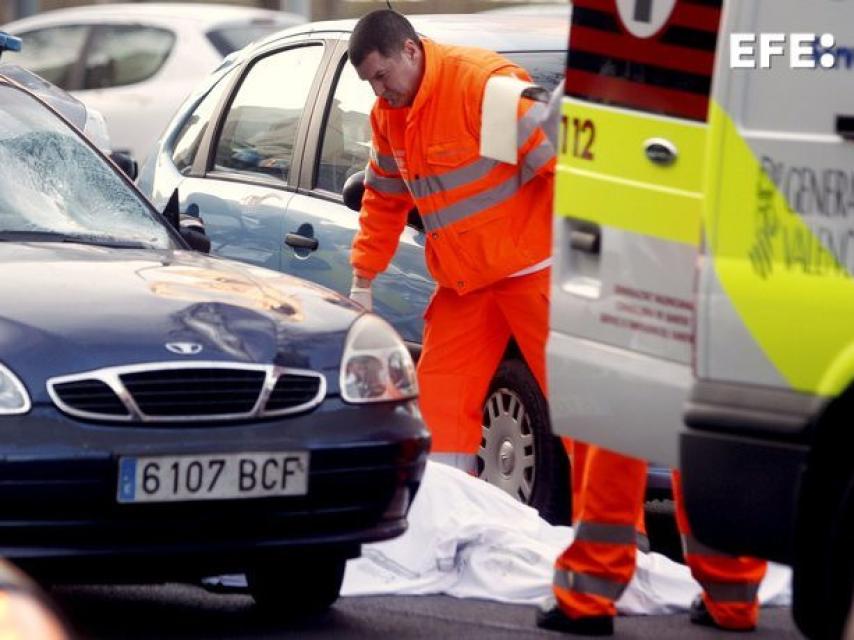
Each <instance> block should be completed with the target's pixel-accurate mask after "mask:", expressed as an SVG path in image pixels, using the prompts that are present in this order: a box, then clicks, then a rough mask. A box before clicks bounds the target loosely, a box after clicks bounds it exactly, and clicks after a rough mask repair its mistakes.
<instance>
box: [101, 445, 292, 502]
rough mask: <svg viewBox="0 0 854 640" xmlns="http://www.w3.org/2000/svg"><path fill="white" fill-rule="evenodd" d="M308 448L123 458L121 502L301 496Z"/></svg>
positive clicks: (120, 483)
mask: <svg viewBox="0 0 854 640" xmlns="http://www.w3.org/2000/svg"><path fill="white" fill-rule="evenodd" d="M307 492H308V452H306V451H296V452H279V453H235V454H224V455H205V456H173V457H150V458H119V486H118V501H119V502H185V501H190V500H239V499H241V498H264V497H269V496H301V495H305V494H306V493H307Z"/></svg>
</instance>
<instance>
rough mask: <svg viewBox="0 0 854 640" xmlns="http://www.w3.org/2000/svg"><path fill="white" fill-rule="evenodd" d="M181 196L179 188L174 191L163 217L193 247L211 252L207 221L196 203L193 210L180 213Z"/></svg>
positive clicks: (203, 251) (164, 209)
mask: <svg viewBox="0 0 854 640" xmlns="http://www.w3.org/2000/svg"><path fill="white" fill-rule="evenodd" d="M179 203H180V198H179V196H178V189H175V191H173V192H172V195H171V196H170V197H169V202H167V203H166V206H165V207H164V208H163V217H164V218H166V221H167V222H168V223H169V224H170V225H171V226H172V228H173V229H175V230H176V231H177V232H178V233H179V234H180V235H181V237H182V238H183V239H184V242H186V243H187V244H188V245H190V248H191V249H195V250H196V251H200V252H202V253H210V250H211V241H210V238H208V236H207V233H206V232H205V223H204V221H203V220H202V219H201V218H200V217H199V208H198V207H197V206H195V205H191V207H194V210H193V211H190V212H187V213H180V211H179V207H180V205H179Z"/></svg>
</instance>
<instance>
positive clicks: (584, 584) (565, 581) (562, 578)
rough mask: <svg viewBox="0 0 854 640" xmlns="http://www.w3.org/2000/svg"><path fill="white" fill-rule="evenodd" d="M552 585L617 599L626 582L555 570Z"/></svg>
mask: <svg viewBox="0 0 854 640" xmlns="http://www.w3.org/2000/svg"><path fill="white" fill-rule="evenodd" d="M554 586H556V587H559V588H561V589H566V590H567V591H575V592H577V593H586V594H589V595H592V596H601V597H602V598H608V599H609V600H618V599H619V597H620V596H621V595H623V591H625V590H626V587H627V586H628V583H625V582H617V581H616V580H609V579H608V578H599V577H598V576H591V575H587V574H586V573H576V572H574V571H562V570H560V569H556V570H555V576H554Z"/></svg>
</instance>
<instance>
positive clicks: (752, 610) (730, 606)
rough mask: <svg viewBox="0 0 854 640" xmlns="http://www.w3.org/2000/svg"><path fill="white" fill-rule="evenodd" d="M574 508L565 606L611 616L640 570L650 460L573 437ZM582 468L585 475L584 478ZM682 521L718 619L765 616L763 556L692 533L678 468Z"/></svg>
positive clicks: (559, 569) (744, 625)
mask: <svg viewBox="0 0 854 640" xmlns="http://www.w3.org/2000/svg"><path fill="white" fill-rule="evenodd" d="M574 449H575V452H574V453H575V455H574V456H573V464H574V465H575V466H576V467H582V468H583V470H582V471H581V472H579V471H577V470H576V471H575V472H574V474H573V476H574V478H573V479H574V480H576V481H580V483H581V486H580V487H578V490H577V491H576V492H575V499H576V502H577V503H576V504H575V505H574V508H573V515H574V518H573V519H574V523H575V539H574V541H573V543H572V544H571V545H570V546H569V547H568V548H567V549H566V550H565V551H564V552H563V553H562V554H561V555H560V557H559V558H558V559H557V562H556V566H555V579H554V584H553V589H554V593H555V597H556V599H557V601H558V604H559V606H560V607H561V609H562V610H563V611H564V613H566V614H567V615H568V616H570V617H572V618H580V617H585V616H603V615H609V616H613V615H615V614H616V608H615V606H614V603H615V602H616V600H617V599H618V598H619V597H620V595H621V594H622V593H623V591H624V590H625V588H626V586H627V585H628V583H629V581H630V580H631V578H632V575H633V574H634V571H635V555H636V549H637V541H638V536H639V533H640V534H642V533H643V528H642V527H643V524H642V522H643V504H644V494H645V493H646V474H647V464H646V462H643V461H642V460H637V459H635V458H628V457H626V456H623V455H620V454H617V453H614V452H611V451H608V450H607V449H602V448H600V447H596V446H589V445H582V444H580V443H575V447H574ZM579 476H580V478H579ZM673 491H674V498H675V502H676V523H677V526H678V527H679V532H680V534H681V535H682V544H683V549H684V551H685V560H686V562H687V563H688V566H689V567H690V568H691V574H692V575H693V576H694V579H696V580H697V582H699V583H700V585H701V586H702V587H703V600H704V602H705V604H706V607H707V608H708V610H709V613H710V614H711V615H712V617H713V618H714V619H715V621H716V622H717V623H718V624H720V625H721V626H723V627H726V628H729V629H750V628H753V627H755V626H756V623H757V620H758V617H759V602H758V599H757V593H758V591H759V583H760V582H761V581H762V578H763V577H764V576H765V570H766V568H767V563H766V562H765V561H764V560H758V559H755V558H747V557H734V556H729V555H726V554H723V553H720V552H718V551H715V550H713V549H710V548H709V547H706V546H704V545H703V544H702V543H700V542H698V541H697V540H696V539H694V538H693V537H692V536H691V531H690V527H689V525H688V519H687V517H686V515H685V509H684V499H683V495H682V483H681V478H680V476H679V474H678V472H673Z"/></svg>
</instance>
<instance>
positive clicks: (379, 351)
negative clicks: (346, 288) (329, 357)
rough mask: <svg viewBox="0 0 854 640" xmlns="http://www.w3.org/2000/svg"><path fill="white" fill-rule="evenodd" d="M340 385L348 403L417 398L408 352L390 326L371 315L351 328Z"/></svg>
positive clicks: (365, 316) (362, 317) (362, 318)
mask: <svg viewBox="0 0 854 640" xmlns="http://www.w3.org/2000/svg"><path fill="white" fill-rule="evenodd" d="M340 384H341V397H342V398H343V399H344V400H345V401H346V402H354V403H365V402H383V401H386V400H406V399H409V398H414V397H416V396H417V395H418V382H417V381H416V378H415V365H414V364H413V362H412V356H411V355H409V350H408V349H407V348H406V345H404V344H403V340H401V339H400V336H398V335H397V332H396V331H395V330H394V329H393V328H392V327H391V325H389V324H388V323H387V322H386V321H385V320H383V319H382V318H380V317H378V316H375V315H372V314H366V315H363V316H361V317H360V318H359V319H358V320H356V322H354V323H353V326H352V327H351V328H350V333H349V334H348V335H347V341H346V343H345V344H344V357H343V358H342V360H341V380H340Z"/></svg>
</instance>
